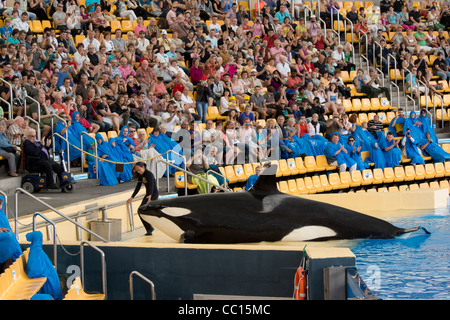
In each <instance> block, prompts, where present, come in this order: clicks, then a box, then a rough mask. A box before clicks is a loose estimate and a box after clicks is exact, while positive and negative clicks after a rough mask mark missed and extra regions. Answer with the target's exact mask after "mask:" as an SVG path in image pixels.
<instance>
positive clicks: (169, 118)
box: [161, 102, 181, 138]
mask: <svg viewBox="0 0 450 320" xmlns="http://www.w3.org/2000/svg"><path fill="white" fill-rule="evenodd" d="M161 120H162V123H163V124H164V125H165V127H166V129H167V132H166V134H167V136H168V137H169V138H170V137H172V133H173V129H174V127H175V126H178V125H181V116H180V112H179V111H178V110H175V107H174V105H173V103H172V102H169V104H168V105H167V111H166V112H164V113H163V114H162V116H161Z"/></svg>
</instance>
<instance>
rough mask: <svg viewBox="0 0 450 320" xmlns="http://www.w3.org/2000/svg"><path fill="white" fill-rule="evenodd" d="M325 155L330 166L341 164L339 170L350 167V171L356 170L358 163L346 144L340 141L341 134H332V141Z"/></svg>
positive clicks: (342, 170)
mask: <svg viewBox="0 0 450 320" xmlns="http://www.w3.org/2000/svg"><path fill="white" fill-rule="evenodd" d="M324 153H325V157H326V158H327V162H328V164H329V165H330V166H339V171H340V172H344V171H346V170H347V168H349V171H350V172H351V171H354V170H356V167H357V163H356V161H355V160H353V159H352V158H351V157H350V156H349V155H348V152H347V150H346V149H345V146H344V144H342V143H340V142H339V134H338V133H333V134H332V135H331V142H329V143H328V144H327V146H326V148H325V152H324Z"/></svg>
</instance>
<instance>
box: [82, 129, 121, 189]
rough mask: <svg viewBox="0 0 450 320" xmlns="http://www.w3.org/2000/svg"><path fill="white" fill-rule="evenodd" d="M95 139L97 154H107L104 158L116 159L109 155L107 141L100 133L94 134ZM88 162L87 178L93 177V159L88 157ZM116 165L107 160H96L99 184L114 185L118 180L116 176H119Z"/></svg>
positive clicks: (109, 150) (109, 149)
mask: <svg viewBox="0 0 450 320" xmlns="http://www.w3.org/2000/svg"><path fill="white" fill-rule="evenodd" d="M95 139H96V140H97V152H98V156H99V157H102V156H103V155H105V154H106V155H108V157H107V158H106V159H108V160H110V161H116V162H117V159H114V158H113V157H111V154H112V151H111V148H110V146H109V144H108V142H107V141H104V140H103V137H102V136H101V134H98V133H97V134H96V135H95ZM88 164H89V178H91V179H95V170H94V165H95V159H93V158H91V157H89V158H88ZM115 168H116V165H115V164H114V163H111V162H108V161H103V162H102V161H101V160H100V159H99V160H98V168H97V170H98V178H99V180H100V184H101V185H103V186H112V185H116V184H118V183H119V182H118V181H117V178H118V177H119V173H117V172H116V169H115Z"/></svg>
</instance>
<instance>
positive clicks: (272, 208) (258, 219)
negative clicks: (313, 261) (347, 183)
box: [138, 166, 429, 244]
mask: <svg viewBox="0 0 450 320" xmlns="http://www.w3.org/2000/svg"><path fill="white" fill-rule="evenodd" d="M275 173H276V166H271V167H270V168H267V169H266V170H265V171H264V172H263V174H261V176H260V177H259V178H258V180H257V181H256V183H255V184H254V186H253V187H252V188H251V189H250V190H249V191H248V192H238V193H214V194H202V195H191V196H181V197H177V198H172V199H162V200H154V201H151V202H149V203H147V204H145V205H143V206H141V207H139V209H138V214H139V215H140V217H141V218H142V219H144V220H145V221H147V222H149V223H150V224H152V225H153V226H155V227H156V228H157V229H159V230H160V231H162V232H164V233H165V234H167V235H169V236H170V237H172V238H173V239H175V240H176V241H179V242H183V243H222V244H224V243H249V242H262V241H267V242H274V241H324V240H338V239H357V238H378V239H388V238H395V237H396V236H398V235H401V234H404V233H408V232H413V231H417V230H418V229H419V228H420V227H413V228H409V229H404V228H398V227H396V226H394V225H392V224H391V223H389V222H387V221H384V220H381V219H378V218H374V217H371V216H368V215H365V214H362V213H359V212H356V211H353V210H348V209H345V208H342V207H338V206H335V205H331V204H328V203H324V202H319V201H314V200H309V199H304V198H301V197H298V196H292V195H289V194H285V193H282V192H280V191H278V188H277V186H276V176H275ZM421 229H422V230H424V232H425V233H429V232H428V231H426V230H425V229H424V228H421Z"/></svg>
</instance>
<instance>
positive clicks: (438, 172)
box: [434, 162, 445, 178]
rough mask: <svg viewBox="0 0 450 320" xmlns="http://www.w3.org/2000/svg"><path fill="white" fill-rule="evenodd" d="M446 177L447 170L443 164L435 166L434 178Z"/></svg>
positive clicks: (437, 163) (439, 163) (438, 163)
mask: <svg viewBox="0 0 450 320" xmlns="http://www.w3.org/2000/svg"><path fill="white" fill-rule="evenodd" d="M444 176H445V168H444V164H443V163H442V162H436V163H435V164H434V178H442V177H444Z"/></svg>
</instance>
